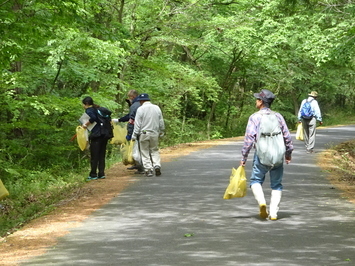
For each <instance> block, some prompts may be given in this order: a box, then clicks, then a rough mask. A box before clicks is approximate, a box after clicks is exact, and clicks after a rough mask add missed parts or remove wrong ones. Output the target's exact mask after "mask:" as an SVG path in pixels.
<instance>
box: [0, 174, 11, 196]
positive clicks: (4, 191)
mask: <svg viewBox="0 0 355 266" xmlns="http://www.w3.org/2000/svg"><path fill="white" fill-rule="evenodd" d="M9 195H10V193H9V191H7V189H6V187H5V186H4V184H3V183H2V181H1V179H0V200H2V199H4V198H6V197H7V196H9Z"/></svg>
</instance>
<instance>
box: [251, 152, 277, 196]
mask: <svg viewBox="0 0 355 266" xmlns="http://www.w3.org/2000/svg"><path fill="white" fill-rule="evenodd" d="M267 172H270V187H271V189H272V190H280V191H282V188H283V187H282V184H281V182H282V177H283V174H284V165H283V163H282V164H280V165H278V166H276V167H271V166H267V165H263V164H261V163H260V160H259V157H258V156H257V155H256V154H255V155H254V161H253V172H252V174H251V177H250V186H252V185H253V184H255V183H259V184H260V185H262V184H263V183H264V181H265V175H266V174H267Z"/></svg>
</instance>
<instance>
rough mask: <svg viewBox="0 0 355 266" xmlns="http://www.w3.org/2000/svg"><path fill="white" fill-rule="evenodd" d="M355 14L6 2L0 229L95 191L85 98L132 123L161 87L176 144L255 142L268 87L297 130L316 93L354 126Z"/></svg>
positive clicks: (335, 118)
mask: <svg viewBox="0 0 355 266" xmlns="http://www.w3.org/2000/svg"><path fill="white" fill-rule="evenodd" d="M354 15H355V1H354V0H322V1H318V0H303V1H302V0H61V1H53V0H0V34H1V39H0V68H1V72H0V104H1V106H2V111H1V113H0V121H1V125H2V127H1V128H2V130H1V131H0V135H1V138H0V139H1V141H0V161H1V165H2V167H1V168H0V177H1V180H2V181H3V183H4V184H5V186H6V187H7V189H8V190H9V192H10V194H11V195H10V197H8V198H7V199H6V200H3V201H2V202H1V210H0V212H1V214H2V215H1V217H0V228H5V229H4V230H7V229H8V228H12V227H15V226H18V225H20V224H21V223H23V222H25V221H26V220H28V219H32V218H33V217H35V216H36V215H38V213H41V212H42V211H43V209H44V208H45V207H46V206H50V205H51V203H52V202H54V201H55V200H58V199H60V198H61V197H65V194H63V190H65V191H70V190H71V189H75V187H77V186H80V184H82V183H84V178H85V177H86V174H87V169H88V167H89V161H88V154H87V152H85V151H84V152H82V151H81V150H80V149H79V148H78V145H77V143H76V141H75V140H74V141H73V139H72V137H73V136H74V134H75V128H76V127H77V126H78V125H79V123H78V118H79V117H80V116H81V114H82V113H83V111H84V110H83V108H82V104H81V100H82V99H83V98H84V97H85V96H91V97H93V99H94V100H95V103H97V104H99V105H101V106H105V107H107V108H109V109H111V110H112V111H113V112H114V115H113V118H118V117H121V116H123V115H125V114H126V113H127V111H128V106H127V103H126V102H125V99H126V97H127V92H128V91H129V90H131V89H135V90H138V91H139V92H141V93H148V94H149V95H150V97H151V99H152V102H153V103H154V104H157V105H159V106H160V107H161V109H162V112H163V115H164V120H165V123H166V132H165V137H164V139H163V141H162V143H161V145H162V146H169V145H174V144H178V143H183V142H192V141H198V140H206V139H219V138H228V137H234V136H240V135H243V134H244V131H245V126H246V123H247V119H248V117H249V116H250V115H251V114H252V113H253V112H255V111H256V110H255V99H254V98H253V93H255V92H259V91H260V90H261V89H269V90H271V91H272V92H274V94H276V95H277V98H276V100H275V102H274V104H273V109H274V110H275V111H278V112H280V113H282V115H283V116H284V117H285V119H286V121H287V124H288V126H289V127H290V129H294V128H295V124H296V122H297V116H296V114H297V111H298V108H299V104H300V103H301V101H302V100H303V99H304V98H305V97H307V94H308V93H310V92H311V91H317V92H318V94H319V98H318V101H319V105H320V108H321V110H322V115H323V120H324V125H332V124H337V123H340V122H346V121H348V120H350V119H352V118H353V117H354V113H355V112H354V107H355V90H354V86H355V79H354V74H355V72H354V66H355V61H354V53H355V45H354V44H355V22H354ZM236 159H237V158H236ZM108 160H111V161H112V162H116V161H118V160H119V147H116V146H114V145H110V146H109V152H108ZM3 233H4V231H1V232H0V235H1V234H3Z"/></svg>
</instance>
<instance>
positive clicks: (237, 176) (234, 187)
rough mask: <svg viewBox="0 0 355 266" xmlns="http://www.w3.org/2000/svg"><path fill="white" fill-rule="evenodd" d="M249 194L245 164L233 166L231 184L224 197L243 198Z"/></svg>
mask: <svg viewBox="0 0 355 266" xmlns="http://www.w3.org/2000/svg"><path fill="white" fill-rule="evenodd" d="M246 194H247V178H246V176H245V169H244V166H239V167H238V169H235V168H233V169H232V174H231V176H230V181H229V185H228V187H227V189H226V192H225V193H224V196H223V199H232V198H242V197H244V196H245V195H246Z"/></svg>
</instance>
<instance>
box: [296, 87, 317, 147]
mask: <svg viewBox="0 0 355 266" xmlns="http://www.w3.org/2000/svg"><path fill="white" fill-rule="evenodd" d="M317 97H318V93H317V92H316V91H312V92H311V93H310V94H308V98H307V99H304V100H303V101H302V103H301V106H300V109H299V111H298V121H299V123H302V126H303V138H304V145H305V146H306V151H307V153H313V149H314V144H315V142H316V127H317V121H319V124H320V125H322V124H323V122H322V114H321V112H320V109H319V105H318V102H317ZM306 102H308V103H309V104H310V106H311V114H310V116H307V117H305V116H304V115H303V114H302V113H303V111H302V107H303V105H305V104H306Z"/></svg>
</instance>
